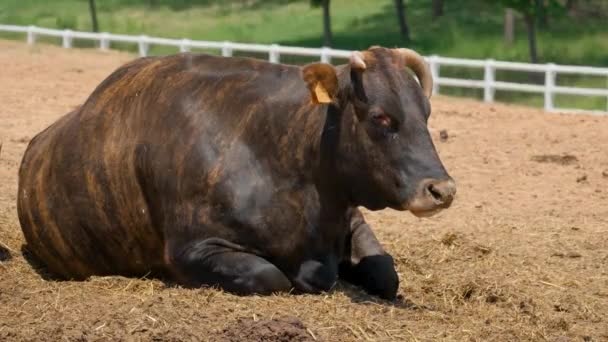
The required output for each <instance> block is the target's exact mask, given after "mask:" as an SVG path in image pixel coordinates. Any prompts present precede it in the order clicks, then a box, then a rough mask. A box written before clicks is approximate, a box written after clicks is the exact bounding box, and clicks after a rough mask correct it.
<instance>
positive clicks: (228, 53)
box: [222, 42, 232, 57]
mask: <svg viewBox="0 0 608 342" xmlns="http://www.w3.org/2000/svg"><path fill="white" fill-rule="evenodd" d="M222 56H224V57H232V44H231V43H230V42H224V44H223V45H222Z"/></svg>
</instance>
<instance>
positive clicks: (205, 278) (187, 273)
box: [169, 239, 292, 295]
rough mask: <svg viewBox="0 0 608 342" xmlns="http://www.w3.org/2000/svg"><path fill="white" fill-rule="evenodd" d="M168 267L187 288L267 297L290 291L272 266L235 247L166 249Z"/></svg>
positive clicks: (208, 243)
mask: <svg viewBox="0 0 608 342" xmlns="http://www.w3.org/2000/svg"><path fill="white" fill-rule="evenodd" d="M169 253H170V255H171V264H172V265H171V267H173V268H174V269H175V271H176V273H177V275H178V278H180V280H182V281H183V282H184V283H186V284H188V285H190V286H205V285H206V286H218V287H220V288H222V289H223V290H225V291H228V292H232V293H236V294H240V295H249V294H271V293H275V292H286V291H289V290H290V289H291V287H292V286H291V282H290V281H289V280H288V279H287V277H286V276H285V275H284V274H283V272H281V271H280V270H279V269H278V268H277V267H276V266H274V265H273V264H271V263H270V262H268V261H266V260H265V259H263V258H261V257H258V256H256V255H253V254H250V253H245V252H242V251H240V250H239V248H238V246H234V245H233V244H232V243H230V242H228V241H224V240H220V239H207V240H203V241H198V242H194V243H189V244H186V245H182V246H179V245H178V246H176V245H175V244H173V245H170V251H169Z"/></svg>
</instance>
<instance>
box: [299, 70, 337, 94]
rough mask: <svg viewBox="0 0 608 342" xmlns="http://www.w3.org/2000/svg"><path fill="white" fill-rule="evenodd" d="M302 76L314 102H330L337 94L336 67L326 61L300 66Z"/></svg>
mask: <svg viewBox="0 0 608 342" xmlns="http://www.w3.org/2000/svg"><path fill="white" fill-rule="evenodd" d="M302 78H303V79H304V82H306V85H307V87H308V90H310V95H311V97H312V100H313V102H314V103H332V102H334V101H335V100H336V96H337V94H338V76H337V75H336V68H334V67H333V66H332V65H330V64H327V63H312V64H308V65H305V66H304V67H302Z"/></svg>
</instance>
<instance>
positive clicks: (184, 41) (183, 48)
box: [179, 38, 190, 52]
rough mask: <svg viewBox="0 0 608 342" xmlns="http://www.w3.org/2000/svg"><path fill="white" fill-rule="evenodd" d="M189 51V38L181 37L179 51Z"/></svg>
mask: <svg viewBox="0 0 608 342" xmlns="http://www.w3.org/2000/svg"><path fill="white" fill-rule="evenodd" d="M189 51H190V39H186V38H184V39H182V42H181V43H180V44H179V52H189Z"/></svg>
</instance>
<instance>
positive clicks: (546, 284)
mask: <svg viewBox="0 0 608 342" xmlns="http://www.w3.org/2000/svg"><path fill="white" fill-rule="evenodd" d="M131 58H132V56H129V55H127V54H123V53H118V52H106V53H102V52H99V51H93V50H64V49H61V48H59V47H54V46H44V45H43V46H41V45H38V46H35V47H27V46H26V45H25V44H23V43H20V42H8V41H0V141H1V142H2V143H3V146H2V151H1V155H0V340H1V341H28V340H31V341H59V340H69V341H89V340H91V341H93V340H95V341H98V340H104V341H139V340H142V341H181V340H187V341H190V340H192V341H198V340H201V341H246V340H251V341H314V340H324V341H352V340H374V341H393V340H394V341H608V116H607V117H598V116H596V117H594V116H582V115H563V114H547V113H543V112H542V111H539V110H535V109H529V108H523V107H516V106H508V105H500V104H492V105H488V104H482V103H480V102H476V101H473V100H463V99H454V98H446V97H441V96H437V97H435V98H433V100H432V104H433V109H434V110H433V115H432V118H431V121H430V127H431V129H432V133H433V137H434V139H435V142H436V145H437V148H438V150H439V154H440V156H441V158H442V160H443V162H444V164H445V165H446V167H447V169H448V170H449V172H450V173H451V175H452V176H453V177H454V178H455V179H456V181H457V183H458V195H457V199H456V201H455V203H454V205H453V206H452V208H451V209H449V210H448V211H445V212H443V213H441V214H439V215H438V216H436V217H433V218H430V219H418V218H415V217H414V216H412V215H410V214H408V213H403V212H396V211H391V210H385V211H381V212H373V213H372V212H366V216H367V218H368V220H369V221H371V223H372V225H373V226H374V227H375V230H376V232H377V235H378V236H379V238H380V239H381V241H382V242H383V243H384V245H385V246H386V248H387V249H388V251H389V252H390V253H392V255H393V256H394V257H395V260H396V262H397V267H398V272H399V276H400V278H401V287H400V290H399V293H400V298H399V300H398V301H397V302H396V303H389V302H384V301H381V300H378V299H376V298H373V297H370V296H367V295H365V294H364V293H363V292H361V291H359V290H358V289H357V288H355V287H352V286H349V285H347V284H338V285H337V286H336V288H335V289H334V290H333V291H331V292H329V293H327V294H324V295H297V296H296V295H288V294H285V295H276V296H269V297H259V296H253V297H238V296H234V295H230V294H226V293H222V292H221V291H218V290H214V289H195V290H192V289H182V288H179V287H172V286H167V285H165V284H164V283H163V282H161V281H159V280H149V279H129V278H122V277H94V278H92V279H90V280H87V281H84V282H73V281H47V280H44V279H42V278H41V276H40V275H39V274H38V273H36V272H35V271H34V269H33V268H32V266H30V264H28V263H27V261H26V260H25V259H24V257H23V256H22V254H21V247H22V244H23V242H24V240H23V236H22V233H21V230H20V227H19V222H18V219H17V212H16V191H17V170H18V167H19V163H20V160H21V156H22V154H23V151H24V149H25V147H26V145H27V142H28V141H29V139H30V138H31V137H33V136H34V135H35V134H36V133H37V132H39V131H41V130H42V129H43V128H45V127H46V126H48V125H49V124H50V123H52V122H53V121H54V120H56V119H57V118H58V117H60V116H61V115H63V114H64V113H66V112H67V111H69V110H70V109H72V108H73V107H75V106H77V105H79V104H80V103H82V102H83V101H84V100H85V98H86V97H87V96H88V94H89V93H90V92H91V91H92V89H93V88H94V87H95V86H96V85H97V84H98V83H99V82H100V81H101V80H102V79H103V78H104V77H105V76H107V75H108V74H109V73H110V72H111V71H112V70H113V69H115V68H116V67H118V66H119V65H120V64H121V63H123V62H126V61H127V60H129V59H131ZM442 130H445V131H446V132H445V133H443V134H441V131H442ZM446 133H447V134H446ZM441 136H443V139H442V138H441ZM446 137H447V139H446Z"/></svg>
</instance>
